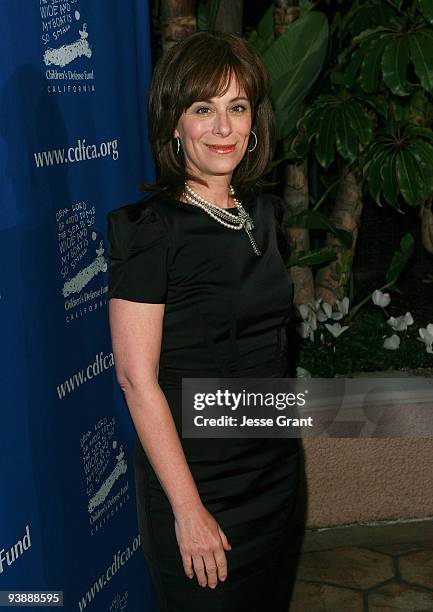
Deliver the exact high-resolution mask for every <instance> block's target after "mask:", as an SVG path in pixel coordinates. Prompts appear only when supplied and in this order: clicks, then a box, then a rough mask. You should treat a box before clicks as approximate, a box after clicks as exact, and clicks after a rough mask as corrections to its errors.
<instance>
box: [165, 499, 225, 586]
mask: <svg viewBox="0 0 433 612" xmlns="http://www.w3.org/2000/svg"><path fill="white" fill-rule="evenodd" d="M174 526H175V531H176V538H177V541H178V544H179V549H180V553H181V556H182V562H183V568H184V570H185V574H186V575H187V576H188V577H189V578H192V577H193V576H194V571H195V573H196V576H197V580H198V582H199V584H200V585H201V586H203V587H205V586H206V585H207V584H208V585H209V586H210V588H211V589H214V588H215V587H216V585H217V583H218V580H221V581H223V580H225V579H226V577H227V559H226V555H225V552H224V549H225V550H231V549H232V547H231V546H230V544H229V543H228V540H227V538H226V535H225V533H224V532H223V530H222V529H221V527H220V526H219V525H218V523H217V521H216V520H215V519H214V518H213V516H212V515H211V514H210V512H208V510H207V509H206V508H205V507H204V506H203V505H200V506H198V507H197V508H195V509H194V510H191V509H188V510H186V509H185V510H182V511H181V512H177V513H175V521H174Z"/></svg>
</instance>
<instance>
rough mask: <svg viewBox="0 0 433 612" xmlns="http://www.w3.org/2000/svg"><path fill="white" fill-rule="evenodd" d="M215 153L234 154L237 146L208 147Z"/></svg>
mask: <svg viewBox="0 0 433 612" xmlns="http://www.w3.org/2000/svg"><path fill="white" fill-rule="evenodd" d="M206 146H207V147H208V149H209V150H210V151H212V152H213V153H232V152H233V151H234V150H235V149H236V145H208V144H207V145H206Z"/></svg>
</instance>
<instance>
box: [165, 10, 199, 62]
mask: <svg viewBox="0 0 433 612" xmlns="http://www.w3.org/2000/svg"><path fill="white" fill-rule="evenodd" d="M195 5H196V3H195V0H161V39H162V52H163V53H165V52H166V51H167V50H168V49H169V48H170V47H172V46H173V45H174V44H176V43H177V42H178V41H179V40H183V39H184V38H186V37H187V36H189V35H190V34H192V33H193V32H195V31H196V29H197V20H196V16H195V8H196V6H195Z"/></svg>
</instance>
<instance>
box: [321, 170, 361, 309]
mask: <svg viewBox="0 0 433 612" xmlns="http://www.w3.org/2000/svg"><path fill="white" fill-rule="evenodd" d="M360 184H361V182H360V180H359V179H358V178H357V177H356V176H355V174H354V173H353V172H351V171H349V170H348V168H347V166H343V169H342V174H341V183H340V185H339V189H338V192H337V196H336V198H335V203H334V206H333V209H332V212H331V215H330V221H331V222H332V223H334V225H335V226H336V227H338V228H339V229H344V230H347V231H349V232H351V233H352V248H351V249H345V248H344V247H343V246H342V245H341V243H340V242H339V240H338V239H337V238H336V237H335V236H334V235H333V234H329V233H328V234H327V237H326V246H329V247H331V248H332V249H334V251H335V252H336V254H337V259H336V260H334V261H332V262H330V263H329V264H327V265H326V266H323V267H322V268H320V269H319V270H318V272H317V274H316V282H315V284H316V298H320V297H321V298H323V300H324V301H325V302H328V303H329V304H334V303H335V300H336V299H337V298H338V299H342V298H343V297H344V296H345V295H346V292H347V286H348V282H349V276H350V271H351V268H352V261H353V257H354V254H355V246H356V239H357V237H358V230H359V225H360V221H361V213H362V207H363V199H362V192H361V187H360Z"/></svg>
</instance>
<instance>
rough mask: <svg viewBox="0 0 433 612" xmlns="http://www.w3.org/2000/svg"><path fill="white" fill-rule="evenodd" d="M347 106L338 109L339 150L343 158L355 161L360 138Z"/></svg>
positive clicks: (337, 135)
mask: <svg viewBox="0 0 433 612" xmlns="http://www.w3.org/2000/svg"><path fill="white" fill-rule="evenodd" d="M347 106H349V104H347V105H341V106H340V107H339V108H338V114H337V121H336V142H337V150H338V152H339V153H340V155H341V157H343V158H344V159H347V160H348V161H351V162H352V161H354V160H355V159H356V156H357V153H358V136H357V134H356V131H355V129H354V128H353V126H352V123H351V120H350V115H349V114H348V113H347V111H346V107H347Z"/></svg>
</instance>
